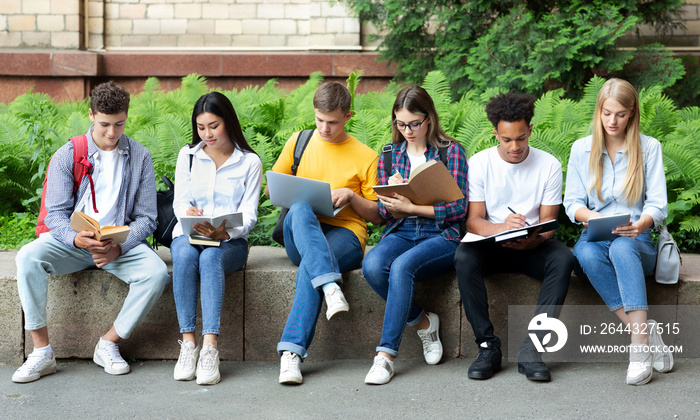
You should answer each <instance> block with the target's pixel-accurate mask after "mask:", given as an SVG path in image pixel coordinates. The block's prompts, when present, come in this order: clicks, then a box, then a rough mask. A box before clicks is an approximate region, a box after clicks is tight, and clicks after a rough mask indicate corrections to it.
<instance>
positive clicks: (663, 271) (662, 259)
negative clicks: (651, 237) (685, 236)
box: [654, 219, 683, 284]
mask: <svg viewBox="0 0 700 420" xmlns="http://www.w3.org/2000/svg"><path fill="white" fill-rule="evenodd" d="M658 229H659V239H658V241H657V242H656V270H655V273H654V275H655V277H656V282H657V283H661V284H676V283H678V277H679V273H680V269H681V263H682V262H683V259H682V258H681V253H680V251H679V249H678V245H676V241H674V240H673V237H672V236H671V234H670V233H668V228H666V220H665V219H664V222H663V224H662V225H661V226H659V227H658Z"/></svg>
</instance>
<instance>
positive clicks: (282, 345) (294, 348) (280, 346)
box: [277, 341, 309, 362]
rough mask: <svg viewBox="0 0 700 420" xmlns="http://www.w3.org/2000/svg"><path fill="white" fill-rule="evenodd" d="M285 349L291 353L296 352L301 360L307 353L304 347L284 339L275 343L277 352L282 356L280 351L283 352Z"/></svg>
mask: <svg viewBox="0 0 700 420" xmlns="http://www.w3.org/2000/svg"><path fill="white" fill-rule="evenodd" d="M285 351H291V352H292V353H294V354H296V355H297V356H299V358H300V359H301V361H302V362H303V361H304V359H306V357H307V356H308V355H309V354H308V353H307V352H306V349H305V348H303V347H302V346H300V345H298V344H294V343H290V342H285V341H281V342H279V343H277V354H279V355H280V356H282V353H284V352H285Z"/></svg>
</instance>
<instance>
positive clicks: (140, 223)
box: [44, 127, 157, 254]
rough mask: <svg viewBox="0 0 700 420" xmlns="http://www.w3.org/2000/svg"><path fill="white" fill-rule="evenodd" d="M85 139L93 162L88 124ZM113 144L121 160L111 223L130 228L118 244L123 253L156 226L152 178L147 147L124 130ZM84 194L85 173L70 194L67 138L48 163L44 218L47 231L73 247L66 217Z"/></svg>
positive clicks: (94, 150)
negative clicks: (117, 191)
mask: <svg viewBox="0 0 700 420" xmlns="http://www.w3.org/2000/svg"><path fill="white" fill-rule="evenodd" d="M87 140H88V156H87V158H88V160H89V161H90V163H92V164H93V165H94V164H95V155H96V153H97V145H95V142H94V141H93V140H92V127H90V129H88V132H87ZM117 148H118V149H119V151H120V153H121V154H123V155H124V158H125V161H124V170H123V171H122V179H121V180H114V182H119V183H120V185H121V188H120V190H119V201H118V202H117V220H116V221H115V222H116V223H115V225H116V226H121V225H128V226H129V228H130V229H131V232H130V233H129V236H128V237H127V239H126V242H124V243H122V244H121V245H120V247H121V250H122V254H124V253H125V252H127V251H128V250H130V249H131V248H133V247H135V246H136V245H138V244H140V243H144V244H145V243H147V242H146V239H147V238H148V237H149V236H151V234H152V233H153V231H154V230H155V228H156V217H157V210H156V179H155V174H154V171H153V161H152V159H151V152H149V151H148V149H146V148H145V147H144V146H142V145H141V144H139V143H137V142H136V141H135V140H133V139H131V138H129V136H127V135H126V134H122V136H121V137H120V138H119V143H118V145H117ZM85 194H90V181H89V180H88V178H87V177H84V178H83V180H82V182H81V183H80V187H79V188H78V190H77V191H76V194H75V195H74V194H73V145H72V143H71V142H68V143H66V144H64V145H63V146H61V148H59V149H58V150H57V151H56V153H55V154H54V156H53V158H52V159H51V164H50V165H49V171H48V176H47V180H46V199H45V205H46V211H47V214H46V219H45V220H44V222H45V223H46V227H48V228H49V229H50V230H51V235H52V236H53V237H54V238H55V239H57V240H59V241H61V242H62V243H63V244H64V245H66V246H67V247H69V248H75V245H74V244H73V240H74V239H75V236H76V235H77V232H76V231H74V230H73V228H71V227H70V218H71V216H72V215H73V211H74V210H75V206H76V205H77V204H78V203H80V202H81V200H82V199H83V196H84V195H85ZM98 210H100V211H102V210H103V209H100V208H98Z"/></svg>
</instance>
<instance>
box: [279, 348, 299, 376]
mask: <svg viewBox="0 0 700 420" xmlns="http://www.w3.org/2000/svg"><path fill="white" fill-rule="evenodd" d="M295 357H298V356H297V355H296V354H295V353H292V352H291V351H290V352H284V353H283V354H282V372H289V371H291V370H293V369H292V366H294V358H295Z"/></svg>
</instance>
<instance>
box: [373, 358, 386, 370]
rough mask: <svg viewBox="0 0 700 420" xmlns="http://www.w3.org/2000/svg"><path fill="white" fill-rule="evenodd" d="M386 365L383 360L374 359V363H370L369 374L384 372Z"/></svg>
mask: <svg viewBox="0 0 700 420" xmlns="http://www.w3.org/2000/svg"><path fill="white" fill-rule="evenodd" d="M385 364H386V362H385V360H384V358H382V357H375V358H374V363H372V367H371V368H369V373H376V372H377V371H379V370H386V368H385V367H384V365H385Z"/></svg>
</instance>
